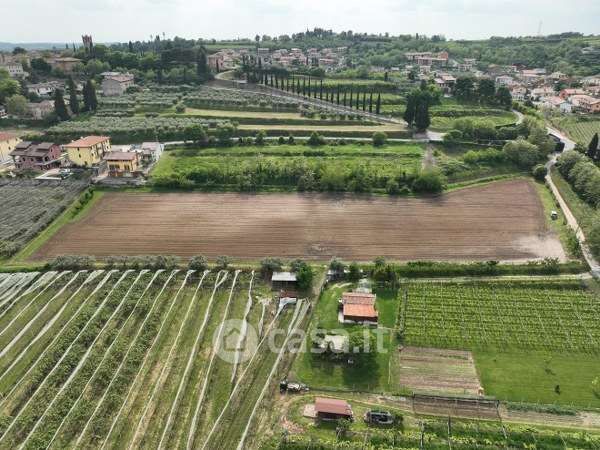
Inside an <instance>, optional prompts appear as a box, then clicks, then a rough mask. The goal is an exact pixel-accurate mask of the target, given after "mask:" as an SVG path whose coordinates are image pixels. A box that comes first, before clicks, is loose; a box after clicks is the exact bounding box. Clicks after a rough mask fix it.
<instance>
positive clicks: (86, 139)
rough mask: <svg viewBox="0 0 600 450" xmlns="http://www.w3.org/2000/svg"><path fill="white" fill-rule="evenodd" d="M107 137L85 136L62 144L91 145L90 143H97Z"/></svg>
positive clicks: (69, 145)
mask: <svg viewBox="0 0 600 450" xmlns="http://www.w3.org/2000/svg"><path fill="white" fill-rule="evenodd" d="M109 139H110V138H109V137H108V136H86V137H84V138H81V139H77V140H76V141H73V142H70V143H68V144H66V145H64V147H67V148H68V147H91V146H92V145H96V144H99V143H101V142H104V141H107V140H109Z"/></svg>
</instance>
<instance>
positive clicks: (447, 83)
mask: <svg viewBox="0 0 600 450" xmlns="http://www.w3.org/2000/svg"><path fill="white" fill-rule="evenodd" d="M434 81H435V84H436V86H437V87H439V88H440V89H441V90H442V91H443V92H445V93H446V94H449V93H450V91H451V90H452V88H453V87H454V85H455V84H456V78H455V77H453V76H452V75H450V74H447V73H439V74H438V76H437V77H436V78H435V80H434Z"/></svg>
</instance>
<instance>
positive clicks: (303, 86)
mask: <svg viewBox="0 0 600 450" xmlns="http://www.w3.org/2000/svg"><path fill="white" fill-rule="evenodd" d="M302 97H306V78H302Z"/></svg>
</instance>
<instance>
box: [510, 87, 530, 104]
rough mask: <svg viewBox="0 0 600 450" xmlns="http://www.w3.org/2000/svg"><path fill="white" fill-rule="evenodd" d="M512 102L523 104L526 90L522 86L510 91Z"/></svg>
mask: <svg viewBox="0 0 600 450" xmlns="http://www.w3.org/2000/svg"><path fill="white" fill-rule="evenodd" d="M510 94H511V96H512V98H513V100H516V101H518V102H524V101H525V100H526V99H527V88H524V87H523V86H513V88H512V89H511V91H510Z"/></svg>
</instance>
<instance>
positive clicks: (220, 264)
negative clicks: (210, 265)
mask: <svg viewBox="0 0 600 450" xmlns="http://www.w3.org/2000/svg"><path fill="white" fill-rule="evenodd" d="M216 263H217V268H218V269H223V270H224V269H227V267H229V264H230V263H231V259H230V258H229V256H225V255H222V256H217V259H216Z"/></svg>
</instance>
